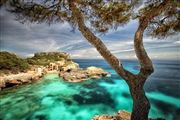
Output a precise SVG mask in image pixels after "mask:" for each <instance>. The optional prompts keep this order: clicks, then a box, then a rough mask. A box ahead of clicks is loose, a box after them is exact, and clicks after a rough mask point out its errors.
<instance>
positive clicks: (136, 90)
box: [69, 0, 171, 120]
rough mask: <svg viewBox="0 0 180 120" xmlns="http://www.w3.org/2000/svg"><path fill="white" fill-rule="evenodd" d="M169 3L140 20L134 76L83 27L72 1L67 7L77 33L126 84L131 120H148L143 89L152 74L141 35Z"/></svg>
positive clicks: (71, 0)
mask: <svg viewBox="0 0 180 120" xmlns="http://www.w3.org/2000/svg"><path fill="white" fill-rule="evenodd" d="M170 1H171V0H164V2H163V3H162V4H160V5H159V6H158V7H156V8H154V9H152V10H151V11H150V12H149V13H146V14H145V16H143V17H142V18H140V21H139V27H138V29H137V31H136V33H135V36H134V48H135V53H136V56H137V58H138V61H139V63H140V65H141V69H140V72H139V73H138V74H137V75H135V74H133V73H131V72H129V71H127V70H125V69H124V67H123V65H122V64H121V62H120V61H119V60H118V59H117V58H116V57H115V56H114V55H113V54H112V53H111V52H110V51H109V50H108V49H107V47H106V46H105V45H104V43H103V42H102V41H101V40H100V39H99V38H98V37H96V36H95V35H94V34H93V33H92V32H91V31H90V30H89V28H88V27H87V26H86V25H85V23H84V17H83V15H82V13H81V12H80V10H79V9H78V8H77V7H76V4H75V2H74V0H69V7H70V9H71V11H72V15H73V17H74V19H75V21H76V22H77V25H78V28H79V31H81V33H82V34H83V36H84V37H85V38H86V39H87V40H88V42H90V43H91V44H92V45H93V46H94V47H95V48H96V49H97V51H98V52H99V53H100V54H101V56H102V57H104V59H105V60H106V61H107V62H108V63H109V64H110V65H111V66H112V68H113V69H114V70H115V71H116V72H117V73H118V74H119V76H121V77H122V78H123V79H124V80H125V81H126V82H127V84H128V86H129V89H130V93H131V96H132V99H133V110H132V115H131V120H148V113H149V109H150V103H149V101H148V99H147V97H146V95H145V91H144V88H143V87H144V83H145V81H146V79H147V78H148V76H149V75H151V74H152V73H153V65H152V61H151V59H150V58H149V56H148V55H147V53H146V51H145V49H144V46H143V33H144V30H145V29H146V27H147V26H148V24H149V22H150V20H152V19H153V18H154V17H155V16H157V15H159V14H161V13H162V11H163V10H164V9H165V8H166V7H167V5H168V3H169V2H170Z"/></svg>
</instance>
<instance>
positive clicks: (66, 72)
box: [0, 61, 110, 90]
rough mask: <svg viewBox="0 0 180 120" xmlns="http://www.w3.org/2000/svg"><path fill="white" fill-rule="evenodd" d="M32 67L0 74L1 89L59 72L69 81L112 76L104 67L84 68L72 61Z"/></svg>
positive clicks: (60, 75)
mask: <svg viewBox="0 0 180 120" xmlns="http://www.w3.org/2000/svg"><path fill="white" fill-rule="evenodd" d="M52 64H53V66H52ZM54 66H56V67H54ZM53 68H56V69H53ZM57 68H58V69H57ZM31 69H33V70H31V71H30V70H29V71H27V72H26V73H18V74H9V75H3V76H0V90H1V89H4V88H8V87H13V86H18V85H22V84H26V83H31V82H33V81H36V80H39V79H40V78H41V77H43V75H45V74H51V73H56V74H59V77H62V78H63V79H64V80H65V81H67V82H82V81H85V80H88V79H99V78H102V77H107V76H110V74H109V73H108V72H105V71H104V70H103V69H102V68H98V67H95V66H91V67H87V68H86V69H82V68H80V67H79V65H78V64H77V63H75V62H72V61H71V63H70V64H68V65H66V66H65V65H64V64H63V65H62V64H61V66H59V65H57V64H55V63H51V64H50V66H47V67H43V66H38V67H37V66H36V67H34V68H33V67H32V68H31Z"/></svg>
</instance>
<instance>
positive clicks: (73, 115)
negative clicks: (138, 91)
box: [0, 59, 180, 120]
mask: <svg viewBox="0 0 180 120" xmlns="http://www.w3.org/2000/svg"><path fill="white" fill-rule="evenodd" d="M74 61H75V62H77V63H79V64H80V67H82V68H85V67H88V66H97V67H101V68H103V69H105V70H106V71H107V72H110V73H111V77H109V78H102V79H99V80H88V81H85V82H82V83H67V82H65V81H63V79H62V78H59V77H58V75H57V74H48V75H46V76H44V77H43V78H42V80H39V81H37V82H35V83H32V84H28V85H22V86H19V87H13V88H8V89H4V90H3V91H0V120H91V118H92V117H93V116H94V115H98V114H115V113H116V112H117V111H118V110H127V111H129V112H131V109H132V99H131V96H130V93H129V89H128V86H127V84H126V83H125V81H124V80H122V79H121V78H120V77H119V76H118V75H117V74H116V73H115V71H114V70H113V69H112V68H111V67H110V66H109V65H108V64H107V63H106V62H105V61H103V60H77V59H76V60H74ZM153 63H154V67H155V72H154V73H153V74H152V75H151V76H150V77H149V79H148V80H147V82H146V84H145V90H146V95H147V97H148V98H149V100H150V103H151V109H150V113H149V117H152V118H157V117H161V118H165V119H166V120H180V61H153ZM123 64H124V66H125V68H126V69H128V70H130V71H132V72H133V73H138V71H139V65H138V63H137V62H136V61H133V60H124V61H123Z"/></svg>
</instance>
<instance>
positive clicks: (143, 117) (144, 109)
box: [129, 80, 150, 120]
mask: <svg viewBox="0 0 180 120" xmlns="http://www.w3.org/2000/svg"><path fill="white" fill-rule="evenodd" d="M143 81H144V80H143ZM143 86H144V83H142V82H139V81H138V84H135V85H133V86H132V85H131V86H129V88H130V93H131V96H132V99H133V109H132V114H131V120H148V113H149V110H150V103H149V100H148V99H147V97H146V95H145V91H144V88H143Z"/></svg>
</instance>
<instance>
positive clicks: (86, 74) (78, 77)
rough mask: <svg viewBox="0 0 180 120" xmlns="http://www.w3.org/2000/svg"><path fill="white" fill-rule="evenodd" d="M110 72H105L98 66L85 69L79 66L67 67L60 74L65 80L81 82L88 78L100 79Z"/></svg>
mask: <svg viewBox="0 0 180 120" xmlns="http://www.w3.org/2000/svg"><path fill="white" fill-rule="evenodd" d="M108 74H109V73H107V72H105V71H104V70H103V69H101V68H98V67H94V66H91V67H88V68H87V69H85V70H83V69H80V68H79V67H78V68H77V67H75V69H65V70H63V71H60V73H59V76H60V77H62V78H63V79H64V80H66V81H69V82H81V81H84V80H87V79H99V78H101V77H106V76H107V75H108Z"/></svg>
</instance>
